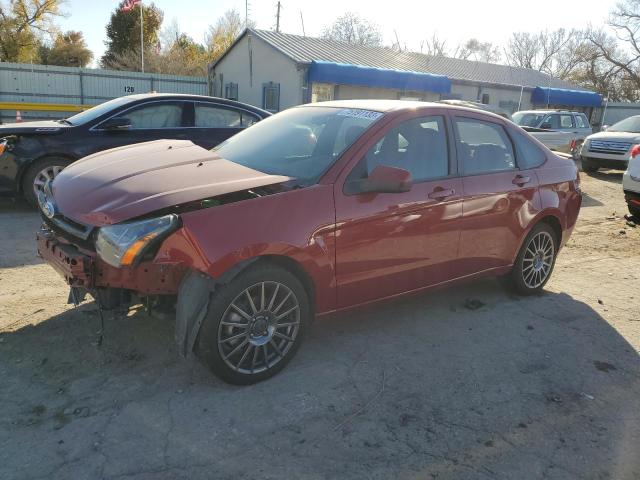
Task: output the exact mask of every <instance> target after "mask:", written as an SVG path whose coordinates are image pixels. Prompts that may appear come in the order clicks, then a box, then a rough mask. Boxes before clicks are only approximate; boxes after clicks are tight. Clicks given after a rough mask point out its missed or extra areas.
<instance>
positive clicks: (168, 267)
mask: <svg viewBox="0 0 640 480" xmlns="http://www.w3.org/2000/svg"><path fill="white" fill-rule="evenodd" d="M36 238H37V243H38V255H39V256H40V257H42V258H43V259H44V261H45V262H47V263H48V264H49V265H51V266H52V267H53V268H54V269H55V270H56V271H57V272H58V273H59V274H60V275H61V276H62V277H63V278H64V279H65V281H66V282H67V283H68V284H69V286H71V287H76V288H79V289H85V290H87V291H89V292H90V293H91V294H92V295H93V294H94V293H95V291H96V290H97V289H124V290H130V291H131V292H134V293H136V294H137V295H140V296H147V295H175V294H177V293H178V286H179V285H180V281H181V280H182V277H183V276H184V274H185V272H186V267H184V265H182V264H179V263H175V262H166V263H155V262H153V261H144V262H141V263H140V264H139V265H137V266H136V267H133V268H128V267H126V268H116V267H112V266H111V265H109V264H107V263H105V262H104V261H102V260H101V259H100V258H99V257H98V256H97V255H96V254H95V252H93V251H87V250H85V249H83V248H81V247H78V246H76V245H74V244H71V243H69V242H68V241H66V240H65V239H63V238H61V237H59V236H58V235H56V233H55V232H53V231H51V230H49V229H48V228H46V227H43V228H42V229H41V230H40V231H39V232H38V233H37V235H36ZM94 296H95V295H94Z"/></svg>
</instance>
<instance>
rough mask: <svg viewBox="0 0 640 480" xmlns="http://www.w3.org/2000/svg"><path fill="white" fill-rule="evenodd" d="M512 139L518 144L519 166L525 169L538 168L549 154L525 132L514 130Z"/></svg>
mask: <svg viewBox="0 0 640 480" xmlns="http://www.w3.org/2000/svg"><path fill="white" fill-rule="evenodd" d="M512 132H513V133H512V134H511V139H512V140H513V143H514V144H515V146H516V155H517V160H518V166H519V167H520V168H521V169H523V170H526V169H529V168H536V167H539V166H540V165H542V164H543V163H544V162H545V160H546V159H547V156H546V155H545V153H544V151H543V150H542V149H541V148H540V147H539V146H538V145H536V144H535V143H534V142H533V141H532V140H531V138H529V136H528V135H527V134H525V133H521V132H520V131H518V130H512Z"/></svg>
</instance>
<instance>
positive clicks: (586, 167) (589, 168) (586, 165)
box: [582, 158, 600, 173]
mask: <svg viewBox="0 0 640 480" xmlns="http://www.w3.org/2000/svg"><path fill="white" fill-rule="evenodd" d="M598 168H600V167H598V165H596V164H595V163H593V162H590V161H589V160H585V159H584V158H583V159H582V171H583V172H585V173H595V172H597V171H598Z"/></svg>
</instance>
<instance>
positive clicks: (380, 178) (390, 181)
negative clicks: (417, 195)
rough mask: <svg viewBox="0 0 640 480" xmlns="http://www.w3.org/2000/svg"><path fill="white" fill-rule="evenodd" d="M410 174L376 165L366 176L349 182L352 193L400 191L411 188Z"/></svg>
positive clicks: (402, 170) (405, 171)
mask: <svg viewBox="0 0 640 480" xmlns="http://www.w3.org/2000/svg"><path fill="white" fill-rule="evenodd" d="M411 186H412V182H411V174H410V173H409V172H408V171H407V170H405V169H403V168H396V167H389V166H387V165H378V166H377V167H376V168H374V169H373V172H371V174H370V175H369V177H368V178H365V179H364V180H359V181H357V182H353V183H352V184H351V188H350V190H351V192H352V193H402V192H408V191H409V190H411Z"/></svg>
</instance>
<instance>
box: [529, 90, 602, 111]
mask: <svg viewBox="0 0 640 480" xmlns="http://www.w3.org/2000/svg"><path fill="white" fill-rule="evenodd" d="M531 101H532V102H533V103H535V104H549V105H567V106H573V107H599V106H601V105H602V96H601V95H600V94H599V93H596V92H590V91H588V90H566V89H564V88H548V87H536V88H534V89H533V93H532V94H531Z"/></svg>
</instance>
